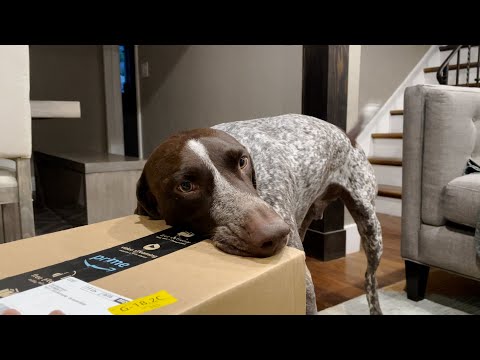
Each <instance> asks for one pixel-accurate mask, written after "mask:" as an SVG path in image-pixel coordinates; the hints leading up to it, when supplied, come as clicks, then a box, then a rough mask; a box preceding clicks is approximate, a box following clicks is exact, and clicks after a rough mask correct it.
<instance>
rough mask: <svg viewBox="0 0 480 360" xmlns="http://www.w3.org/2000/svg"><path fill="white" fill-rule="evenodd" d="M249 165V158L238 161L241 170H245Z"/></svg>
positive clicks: (243, 157) (244, 157)
mask: <svg viewBox="0 0 480 360" xmlns="http://www.w3.org/2000/svg"><path fill="white" fill-rule="evenodd" d="M247 164H248V157H246V156H242V157H241V158H240V160H238V166H240V169H243V168H244V167H245V166H247Z"/></svg>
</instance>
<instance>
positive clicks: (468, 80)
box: [466, 45, 472, 86]
mask: <svg viewBox="0 0 480 360" xmlns="http://www.w3.org/2000/svg"><path fill="white" fill-rule="evenodd" d="M471 49H472V45H468V53H467V84H466V85H467V86H468V84H469V83H470V51H471Z"/></svg>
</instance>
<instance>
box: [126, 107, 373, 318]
mask: <svg viewBox="0 0 480 360" xmlns="http://www.w3.org/2000/svg"><path fill="white" fill-rule="evenodd" d="M358 131H359V128H358V127H357V128H356V129H354V130H353V132H355V133H358ZM355 135H356V134H355ZM376 192H377V184H376V181H375V177H374V175H373V169H372V167H371V165H370V164H369V162H368V160H367V158H366V156H365V154H364V153H363V151H362V150H361V149H358V148H357V147H356V146H354V144H352V142H351V141H350V140H349V138H348V137H347V135H346V134H345V133H344V132H343V131H342V130H340V129H339V128H337V127H336V126H334V125H332V124H329V123H326V122H324V121H322V120H319V119H316V118H313V117H309V116H304V115H296V114H289V115H283V116H277V117H272V118H263V119H254V120H247V121H238V122H232V123H225V124H220V125H216V126H214V127H213V128H205V129H195V130H191V131H185V132H181V133H179V134H176V135H173V136H171V137H169V138H168V139H167V140H165V141H164V142H163V143H162V144H160V145H159V146H158V147H157V148H156V149H155V150H154V151H153V153H152V154H151V155H150V157H149V159H148V161H147V162H146V164H145V167H144V170H143V173H142V175H141V177H140V179H139V181H138V184H137V199H138V205H137V209H136V211H135V213H137V214H140V215H148V216H150V217H151V218H152V219H164V220H165V221H166V223H167V224H169V225H172V226H181V227H184V228H188V229H191V230H192V231H193V232H196V233H201V234H205V235H206V236H208V237H209V238H210V239H211V240H212V242H213V243H214V245H215V246H217V247H218V248H219V249H221V250H223V251H225V252H227V253H230V254H234V255H240V256H254V257H267V256H271V255H273V254H275V253H276V252H278V251H279V250H280V249H281V248H283V247H284V246H285V245H288V246H293V247H296V248H298V249H301V250H303V246H302V241H303V237H304V235H305V231H306V229H307V228H308V226H309V225H310V222H311V221H312V220H314V219H318V218H321V217H322V214H323V210H324V209H325V207H326V206H327V205H328V204H329V203H330V202H331V201H334V200H336V199H337V198H341V199H342V200H343V201H344V202H345V204H346V206H347V207H348V208H349V211H350V213H351V214H352V216H353V217H354V219H355V221H356V223H357V225H358V229H359V232H360V234H361V237H362V240H363V245H364V249H365V252H366V255H367V259H368V267H367V272H366V291H367V299H368V301H369V307H370V312H371V313H372V314H381V310H380V305H379V303H378V295H377V283H376V279H375V271H376V268H377V266H378V263H379V261H380V257H381V253H382V238H381V229H380V224H379V222H378V219H377V217H376V215H375V209H374V199H375V196H376ZM306 287H307V313H308V314H314V313H316V304H315V292H314V289H313V283H312V280H311V276H310V273H309V271H308V269H307V276H306Z"/></svg>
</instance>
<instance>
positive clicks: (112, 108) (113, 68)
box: [103, 45, 125, 155]
mask: <svg viewBox="0 0 480 360" xmlns="http://www.w3.org/2000/svg"><path fill="white" fill-rule="evenodd" d="M103 71H104V83H105V119H106V128H107V151H108V153H110V154H116V155H124V154H125V143H124V139H123V112H122V94H121V85H120V55H119V50H118V46H117V45H103Z"/></svg>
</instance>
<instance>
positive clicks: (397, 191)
mask: <svg viewBox="0 0 480 360" xmlns="http://www.w3.org/2000/svg"><path fill="white" fill-rule="evenodd" d="M378 196H385V197H389V198H394V199H401V198H402V188H401V187H400V186H393V185H380V184H379V185H378Z"/></svg>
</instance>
